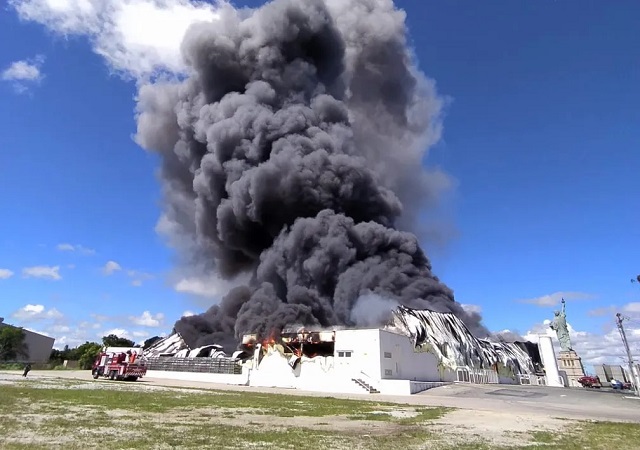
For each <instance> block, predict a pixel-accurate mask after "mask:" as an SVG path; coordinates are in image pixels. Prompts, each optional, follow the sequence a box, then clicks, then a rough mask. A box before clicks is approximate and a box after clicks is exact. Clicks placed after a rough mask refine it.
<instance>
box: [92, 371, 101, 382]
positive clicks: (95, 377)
mask: <svg viewBox="0 0 640 450" xmlns="http://www.w3.org/2000/svg"><path fill="white" fill-rule="evenodd" d="M99 376H100V375H99V374H98V371H97V370H94V371H93V379H94V380H97V379H98V377H99Z"/></svg>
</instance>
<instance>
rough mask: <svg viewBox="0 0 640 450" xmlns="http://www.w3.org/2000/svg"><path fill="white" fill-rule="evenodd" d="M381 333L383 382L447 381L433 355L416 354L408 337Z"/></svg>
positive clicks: (382, 331)
mask: <svg viewBox="0 0 640 450" xmlns="http://www.w3.org/2000/svg"><path fill="white" fill-rule="evenodd" d="M378 331H379V332H380V355H381V358H380V366H381V367H380V378H381V379H383V380H412V381H445V378H446V374H445V371H442V372H443V373H441V371H440V370H439V369H438V359H437V357H436V356H435V355H434V354H433V353H427V352H420V353H419V352H416V351H415V349H414V347H413V342H411V339H409V338H408V337H407V336H404V335H401V334H396V333H392V332H390V331H386V330H378Z"/></svg>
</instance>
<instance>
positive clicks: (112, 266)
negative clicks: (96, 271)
mask: <svg viewBox="0 0 640 450" xmlns="http://www.w3.org/2000/svg"><path fill="white" fill-rule="evenodd" d="M120 270H122V266H120V264H118V263H117V262H115V261H107V263H106V264H105V265H104V267H103V268H102V273H103V274H105V275H107V276H109V275H113V274H114V273H115V272H118V271H120Z"/></svg>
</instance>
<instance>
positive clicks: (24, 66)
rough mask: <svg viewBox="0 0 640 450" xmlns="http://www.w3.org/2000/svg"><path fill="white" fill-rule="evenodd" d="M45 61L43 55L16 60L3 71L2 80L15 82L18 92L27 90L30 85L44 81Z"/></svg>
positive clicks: (15, 88)
mask: <svg viewBox="0 0 640 450" xmlns="http://www.w3.org/2000/svg"><path fill="white" fill-rule="evenodd" d="M43 63H44V58H43V57H42V56H37V57H36V58H34V59H32V60H28V59H24V60H21V61H14V62H12V63H11V64H10V65H9V66H8V67H7V68H6V69H4V70H3V71H2V75H1V77H2V80H3V81H7V82H10V83H11V84H13V88H14V90H15V91H16V92H17V93H23V92H26V91H28V90H29V87H31V86H33V85H37V84H38V83H40V81H42V78H43V75H42V71H41V66H42V64H43Z"/></svg>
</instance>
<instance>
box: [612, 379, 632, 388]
mask: <svg viewBox="0 0 640 450" xmlns="http://www.w3.org/2000/svg"><path fill="white" fill-rule="evenodd" d="M609 383H611V387H612V388H613V389H620V390H623V389H631V388H632V385H631V383H629V382H626V381H620V380H611V381H610V382H609Z"/></svg>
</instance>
